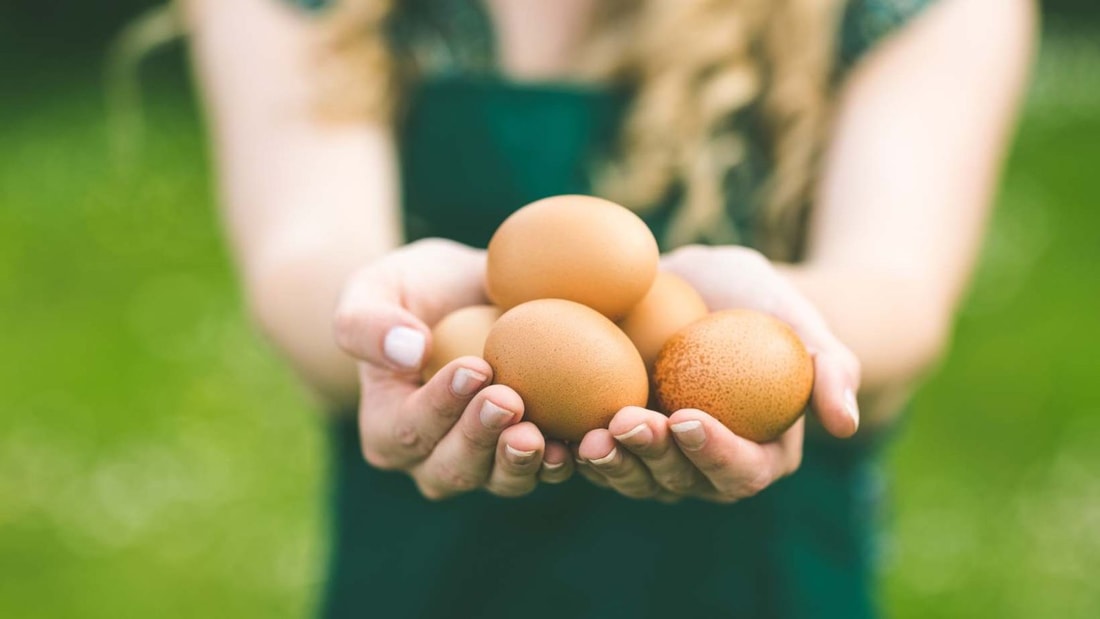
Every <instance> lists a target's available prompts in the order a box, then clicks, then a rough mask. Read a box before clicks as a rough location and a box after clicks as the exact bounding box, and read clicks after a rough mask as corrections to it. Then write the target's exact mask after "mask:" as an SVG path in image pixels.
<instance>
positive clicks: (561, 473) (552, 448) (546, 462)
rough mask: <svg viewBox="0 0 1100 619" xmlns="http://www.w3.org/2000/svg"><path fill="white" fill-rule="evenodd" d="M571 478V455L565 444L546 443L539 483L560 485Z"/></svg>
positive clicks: (558, 442)
mask: <svg viewBox="0 0 1100 619" xmlns="http://www.w3.org/2000/svg"><path fill="white" fill-rule="evenodd" d="M572 476H573V454H572V453H570V452H569V448H568V447H566V446H565V443H562V442H560V441H546V451H545V452H543V455H542V468H541V470H540V471H539V481H543V482H546V483H548V484H560V483H561V482H563V481H565V480H567V479H569V478H570V477H572Z"/></svg>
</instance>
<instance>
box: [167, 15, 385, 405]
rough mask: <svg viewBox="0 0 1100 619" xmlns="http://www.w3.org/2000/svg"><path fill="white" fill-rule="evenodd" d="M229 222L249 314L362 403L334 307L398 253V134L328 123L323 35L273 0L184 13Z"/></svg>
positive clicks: (321, 379) (341, 394)
mask: <svg viewBox="0 0 1100 619" xmlns="http://www.w3.org/2000/svg"><path fill="white" fill-rule="evenodd" d="M184 6H185V8H186V9H187V11H186V16H187V19H188V22H189V24H188V25H189V28H190V31H191V51H192V57H193V60H194V68H195V76H196V79H197V81H198V83H199V85H200V87H201V93H202V102H203V104H204V109H205V111H206V116H207V120H208V123H209V126H210V130H211V138H212V140H211V141H212V146H213V150H214V158H215V163H216V168H217V170H218V182H219V190H220V191H219V194H220V195H219V198H220V203H221V207H222V219H223V221H224V224H225V228H226V231H227V233H228V240H229V243H230V245H231V247H232V250H233V256H234V259H235V261H236V264H237V268H238V272H239V275H240V278H241V282H242V286H243V288H244V290H245V297H246V300H247V302H248V305H249V308H250V310H251V314H252V316H253V317H254V319H255V320H256V322H257V323H259V325H261V327H262V328H263V330H264V331H265V333H266V334H267V335H268V337H269V338H270V339H271V340H272V341H273V342H274V343H275V345H276V346H278V348H279V349H280V350H281V351H282V352H283V353H284V354H285V355H286V357H287V358H288V359H289V360H290V362H291V363H292V364H293V365H294V366H295V367H296V368H297V369H298V371H299V373H300V374H301V375H303V376H304V377H305V378H306V379H307V380H308V382H309V383H310V384H311V385H312V386H313V387H314V388H315V389H316V390H317V391H319V392H320V393H321V394H322V395H323V396H325V397H326V399H329V400H335V401H346V400H348V399H350V398H352V397H353V396H354V389H355V380H354V378H355V377H354V375H353V371H352V370H353V368H352V364H351V362H350V360H349V359H348V358H346V357H345V356H344V355H343V354H342V353H341V352H340V351H339V350H338V348H337V347H336V345H335V342H334V338H333V335H332V321H333V311H334V309H335V307H336V301H337V297H338V296H339V294H340V290H341V288H342V287H343V285H344V282H345V280H346V279H347V278H348V276H349V275H350V274H351V272H352V271H354V270H355V269H357V268H359V267H361V266H363V265H364V264H366V263H367V262H369V261H371V260H373V259H375V258H377V257H378V256H380V255H382V254H383V253H385V252H387V251H389V250H391V249H393V248H394V247H396V246H397V245H398V244H399V243H400V229H401V225H400V215H399V209H398V203H399V196H398V182H397V170H396V157H395V155H394V144H393V138H392V135H391V134H390V130H389V129H388V128H387V127H385V126H383V125H382V124H380V123H371V122H369V121H368V120H367V119H363V120H360V121H349V122H344V123H340V124H336V123H329V122H325V121H324V120H322V119H321V118H319V117H318V115H317V105H316V104H317V101H318V92H317V89H316V80H315V78H314V73H315V71H314V68H315V67H313V65H312V64H311V61H310V59H311V58H313V47H312V44H313V41H314V38H313V34H314V33H313V32H312V25H311V23H310V22H308V21H307V20H303V19H301V18H300V17H299V16H298V15H296V14H295V13H294V12H293V11H290V10H289V9H288V8H287V6H283V5H281V4H280V3H276V2H267V1H264V0H241V1H240V2H232V3H219V2H215V1H214V0H190V1H189V2H187V3H185V5H184Z"/></svg>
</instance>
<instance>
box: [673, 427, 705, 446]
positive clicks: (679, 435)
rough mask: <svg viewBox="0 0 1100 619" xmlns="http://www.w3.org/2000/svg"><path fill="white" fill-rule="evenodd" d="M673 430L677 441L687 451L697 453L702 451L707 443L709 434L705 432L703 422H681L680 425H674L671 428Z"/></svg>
mask: <svg viewBox="0 0 1100 619" xmlns="http://www.w3.org/2000/svg"><path fill="white" fill-rule="evenodd" d="M670 427H671V428H672V434H673V435H674V436H675V437H676V441H677V442H679V443H680V446H681V447H683V448H685V449H690V450H691V451H695V450H697V449H702V448H703V444H704V443H706V442H707V433H706V431H705V430H703V422H701V421H696V420H694V419H692V420H691V421H681V422H680V423H674V424H672V425H671V426H670Z"/></svg>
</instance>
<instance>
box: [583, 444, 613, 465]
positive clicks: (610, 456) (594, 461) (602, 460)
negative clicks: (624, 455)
mask: <svg viewBox="0 0 1100 619" xmlns="http://www.w3.org/2000/svg"><path fill="white" fill-rule="evenodd" d="M618 454H619V448H618V447H612V448H611V451H610V452H608V454H607V455H606V456H604V457H602V458H595V459H592V460H589V462H591V463H592V464H594V465H596V466H603V465H605V464H609V463H610V462H611V461H612V460H614V459H615V456H617V455H618Z"/></svg>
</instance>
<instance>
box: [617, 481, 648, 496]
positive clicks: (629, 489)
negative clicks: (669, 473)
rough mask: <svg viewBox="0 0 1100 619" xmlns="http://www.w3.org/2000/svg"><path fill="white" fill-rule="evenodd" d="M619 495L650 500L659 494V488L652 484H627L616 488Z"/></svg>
mask: <svg viewBox="0 0 1100 619" xmlns="http://www.w3.org/2000/svg"><path fill="white" fill-rule="evenodd" d="M616 489H617V490H618V491H619V493H621V494H623V495H624V496H627V497H630V498H632V499H649V498H652V497H654V496H656V494H657V488H655V487H654V485H653V484H652V483H648V482H645V483H640V484H626V485H622V486H619V487H618V488H616Z"/></svg>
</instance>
